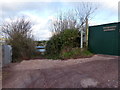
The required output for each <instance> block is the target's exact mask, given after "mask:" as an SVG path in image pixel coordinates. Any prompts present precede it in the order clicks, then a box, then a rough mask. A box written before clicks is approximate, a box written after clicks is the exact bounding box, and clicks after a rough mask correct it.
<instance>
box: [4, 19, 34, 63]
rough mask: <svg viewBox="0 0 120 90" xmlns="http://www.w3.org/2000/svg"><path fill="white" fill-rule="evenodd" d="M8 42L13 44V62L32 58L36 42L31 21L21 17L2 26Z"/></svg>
mask: <svg viewBox="0 0 120 90" xmlns="http://www.w3.org/2000/svg"><path fill="white" fill-rule="evenodd" d="M2 31H3V33H4V34H5V35H6V38H7V43H8V44H10V45H11V46H12V58H13V59H12V62H18V61H20V60H22V59H30V58H31V57H32V56H33V55H34V53H35V43H34V42H33V39H32V36H31V22H30V21H29V20H26V19H24V18H19V19H17V20H15V21H11V22H10V23H8V22H7V23H5V24H4V25H3V26H2Z"/></svg>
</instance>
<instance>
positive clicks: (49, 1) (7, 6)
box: [0, 0, 119, 40]
mask: <svg viewBox="0 0 120 90" xmlns="http://www.w3.org/2000/svg"><path fill="white" fill-rule="evenodd" d="M81 2H93V3H96V5H98V9H97V10H96V11H95V12H94V14H93V15H92V19H91V20H90V21H89V25H90V26H93V25H100V24H106V23H113V22H118V2H119V0H101V1H100V0H74V1H73V0H66V1H65V0H20V1H19V0H1V1H0V25H2V22H4V21H6V22H10V20H11V19H12V20H13V19H16V18H18V17H21V16H25V17H27V18H29V19H30V20H31V22H32V23H33V27H32V29H33V31H32V34H33V36H34V39H35V40H48V39H49V38H50V37H51V36H52V33H51V31H50V21H51V20H54V19H55V15H56V14H57V13H58V11H59V10H61V11H65V10H69V9H71V8H73V7H75V5H76V4H80V3H81Z"/></svg>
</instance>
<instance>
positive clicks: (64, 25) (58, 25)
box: [51, 10, 77, 34]
mask: <svg viewBox="0 0 120 90" xmlns="http://www.w3.org/2000/svg"><path fill="white" fill-rule="evenodd" d="M76 24H77V21H76V16H75V15H74V13H73V11H71V10H69V11H67V12H59V13H58V15H57V16H56V20H55V21H52V23H51V26H52V28H51V30H52V32H53V33H55V34H57V33H59V32H61V31H63V30H65V29H74V28H76Z"/></svg>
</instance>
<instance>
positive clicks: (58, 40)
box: [46, 29, 80, 55]
mask: <svg viewBox="0 0 120 90" xmlns="http://www.w3.org/2000/svg"><path fill="white" fill-rule="evenodd" d="M79 37H80V36H79V31H78V30H77V29H67V30H64V31H62V32H60V33H59V34H57V35H53V36H52V37H51V39H50V40H49V41H48V42H47V45H46V54H47V55H53V54H60V52H61V50H62V49H64V48H66V47H67V48H73V47H79V46H80V39H79Z"/></svg>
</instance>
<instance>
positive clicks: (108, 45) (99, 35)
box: [88, 23, 120, 55]
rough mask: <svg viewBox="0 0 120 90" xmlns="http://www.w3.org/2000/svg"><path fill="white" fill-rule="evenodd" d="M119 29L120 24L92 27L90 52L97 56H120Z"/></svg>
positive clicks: (89, 41)
mask: <svg viewBox="0 0 120 90" xmlns="http://www.w3.org/2000/svg"><path fill="white" fill-rule="evenodd" d="M118 27H119V25H118V23H110V24H104V25H98V26H90V27H89V36H88V37H89V39H88V47H89V50H90V51H92V52H93V53H96V54H107V55H120V48H119V46H120V32H119V29H118ZM104 30H105V31H104Z"/></svg>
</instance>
